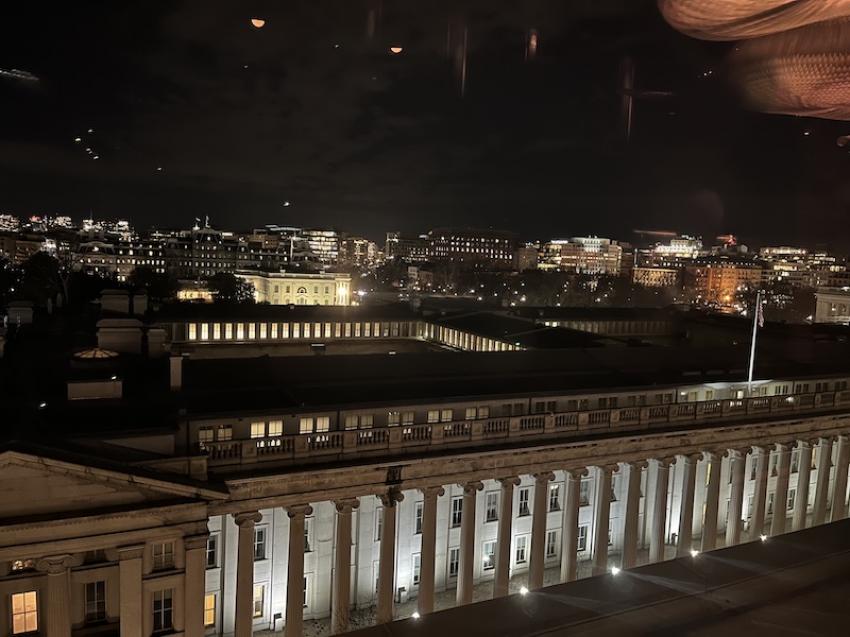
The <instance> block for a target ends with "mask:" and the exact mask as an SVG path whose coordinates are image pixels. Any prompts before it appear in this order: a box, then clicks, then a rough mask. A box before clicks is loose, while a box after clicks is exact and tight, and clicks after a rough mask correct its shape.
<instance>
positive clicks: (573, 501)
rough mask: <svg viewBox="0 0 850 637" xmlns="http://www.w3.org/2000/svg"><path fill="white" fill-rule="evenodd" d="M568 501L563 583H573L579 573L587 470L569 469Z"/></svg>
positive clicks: (564, 518) (566, 502)
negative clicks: (582, 498) (580, 513)
mask: <svg viewBox="0 0 850 637" xmlns="http://www.w3.org/2000/svg"><path fill="white" fill-rule="evenodd" d="M564 473H565V475H566V478H567V479H566V484H565V485H564V486H565V489H566V492H567V493H566V501H565V506H564V517H563V523H562V528H561V581H562V582H572V581H573V580H574V579H575V578H576V572H577V571H578V555H577V553H578V509H579V505H580V504H581V502H580V494H581V479H582V478H583V477H584V476H586V475H587V469H586V468H584V467H582V468H580V469H567V470H566V471H565V472H564Z"/></svg>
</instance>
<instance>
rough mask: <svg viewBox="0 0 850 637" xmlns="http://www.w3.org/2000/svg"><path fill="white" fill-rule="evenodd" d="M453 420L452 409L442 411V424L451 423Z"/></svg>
mask: <svg viewBox="0 0 850 637" xmlns="http://www.w3.org/2000/svg"><path fill="white" fill-rule="evenodd" d="M451 420H452V410H451V409H443V410H441V411H440V422H451Z"/></svg>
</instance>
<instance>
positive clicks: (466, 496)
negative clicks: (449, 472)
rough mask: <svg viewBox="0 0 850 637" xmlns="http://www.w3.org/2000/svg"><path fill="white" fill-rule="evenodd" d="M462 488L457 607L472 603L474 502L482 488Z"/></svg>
mask: <svg viewBox="0 0 850 637" xmlns="http://www.w3.org/2000/svg"><path fill="white" fill-rule="evenodd" d="M460 486H462V487H463V508H462V509H461V518H460V563H459V564H458V574H457V591H456V595H457V597H456V599H457V605H458V606H463V605H464V604H471V603H472V586H473V584H474V582H473V578H474V576H475V569H474V567H475V508H476V507H475V500H476V496H477V495H478V492H479V491H481V489H483V488H484V484H483V483H482V482H480V481H473V482H467V483H465V484H462V485H460Z"/></svg>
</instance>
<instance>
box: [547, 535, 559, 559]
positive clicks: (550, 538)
mask: <svg viewBox="0 0 850 637" xmlns="http://www.w3.org/2000/svg"><path fill="white" fill-rule="evenodd" d="M557 555H558V531H549V532H548V533H546V557H557Z"/></svg>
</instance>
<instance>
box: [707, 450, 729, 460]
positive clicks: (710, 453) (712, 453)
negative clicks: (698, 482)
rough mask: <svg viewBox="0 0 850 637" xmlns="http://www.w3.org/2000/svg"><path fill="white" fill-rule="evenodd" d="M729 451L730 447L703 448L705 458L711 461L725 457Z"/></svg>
mask: <svg viewBox="0 0 850 637" xmlns="http://www.w3.org/2000/svg"><path fill="white" fill-rule="evenodd" d="M728 453H729V450H728V449H703V451H702V457H703V459H704V460H707V461H708V462H711V461H712V460H717V459H718V458H723V456H725V455H726V454H728Z"/></svg>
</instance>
